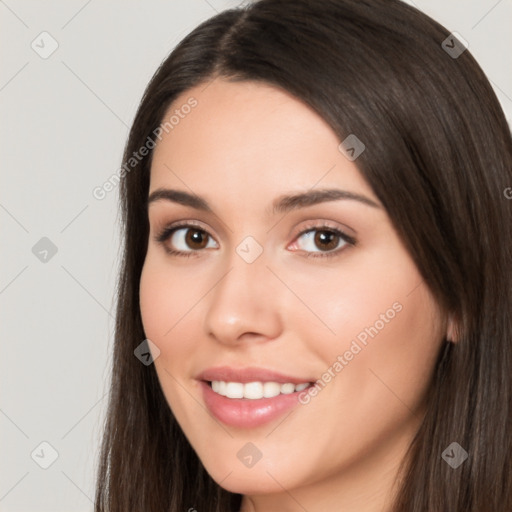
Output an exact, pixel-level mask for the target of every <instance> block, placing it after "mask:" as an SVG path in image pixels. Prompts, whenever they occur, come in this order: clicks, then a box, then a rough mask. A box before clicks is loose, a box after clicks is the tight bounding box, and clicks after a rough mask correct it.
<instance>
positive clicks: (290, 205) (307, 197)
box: [147, 188, 381, 215]
mask: <svg viewBox="0 0 512 512" xmlns="http://www.w3.org/2000/svg"><path fill="white" fill-rule="evenodd" d="M340 199H347V200H352V201H358V202H360V203H362V204H365V205H367V206H371V207H373V208H381V206H380V205H379V204H378V203H376V202H375V201H373V200H372V199H370V198H368V197H366V196H363V195H361V194H356V193H355V192H349V191H347V190H340V189H317V190H308V191H307V192H301V193H298V194H291V195H282V196H279V197H278V198H276V199H275V200H274V201H273V202H272V213H273V214H274V215H276V214H278V213H287V212H289V211H291V210H298V209H300V208H306V207H308V206H313V205H315V204H319V203H324V202H327V201H336V200H340ZM162 200H165V201H171V202H173V203H177V204H181V205H183V206H189V207H191V208H195V209H196V210H201V211H205V212H210V213H213V210H212V208H211V207H210V205H209V204H208V202H207V201H206V200H205V199H204V198H202V197H201V196H198V195H196V194H190V193H188V192H185V191H183V190H174V189H168V188H158V189H156V190H155V191H154V192H152V193H151V194H150V195H149V197H148V202H147V205H148V207H149V205H150V204H151V203H154V202H156V201H162Z"/></svg>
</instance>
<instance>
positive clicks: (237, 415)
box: [196, 366, 314, 428]
mask: <svg viewBox="0 0 512 512" xmlns="http://www.w3.org/2000/svg"><path fill="white" fill-rule="evenodd" d="M196 379H197V380H198V381H200V388H201V391H202V397H203V400H204V403H205V405H206V407H207V408H208V410H209V411H210V412H211V413H212V415H213V416H214V417H215V418H217V419H218V420H219V421H221V422H223V423H224V424H226V425H229V426H232V427H238V428H256V427H259V426H262V425H264V424H266V423H269V422H270V421H272V420H276V419H277V418H279V417H280V416H282V415H283V414H284V413H285V412H286V411H288V410H289V409H291V408H292V407H295V406H297V405H298V404H299V403H300V402H299V394H300V393H301V392H302V391H290V392H287V393H286V394H278V395H277V396H272V397H263V398H256V399H247V398H228V397H227V396H222V395H221V394H219V393H217V392H215V391H214V390H213V389H212V387H211V386H210V383H212V382H216V383H219V382H223V383H226V382H229V383H239V384H244V385H245V384H248V383H257V382H260V383H269V382H272V383H274V385H275V384H276V383H278V384H279V383H280V384H295V385H300V384H304V385H305V384H306V383H307V384H311V383H312V382H313V381H314V379H311V378H310V377H298V376H296V375H285V374H282V373H279V372H275V371H273V370H269V369H266V368H254V367H249V368H231V367H228V366H219V367H215V368H209V369H207V370H205V371H203V372H201V373H200V374H199V375H197V376H196ZM299 387H300V388H302V386H299Z"/></svg>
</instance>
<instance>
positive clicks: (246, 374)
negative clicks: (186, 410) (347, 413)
mask: <svg viewBox="0 0 512 512" xmlns="http://www.w3.org/2000/svg"><path fill="white" fill-rule="evenodd" d="M196 379H197V380H202V381H204V382H212V381H224V382H241V383H242V384H245V383H247V382H279V383H281V384H286V383H287V382H290V383H292V384H302V383H303V382H314V381H315V380H316V379H315V378H312V377H311V376H309V377H298V376H294V375H285V374H283V373H279V372H275V371H273V370H269V369H266V368H256V367H247V368H232V367H229V366H217V367H213V368H208V369H207V370H204V371H203V372H201V373H200V374H199V375H197V376H196Z"/></svg>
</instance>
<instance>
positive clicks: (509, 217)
mask: <svg viewBox="0 0 512 512" xmlns="http://www.w3.org/2000/svg"><path fill="white" fill-rule="evenodd" d="M449 37H452V36H450V33H449V31H448V30H446V29H445V28H444V27H442V26H441V25H440V24H438V23H436V22H435V21H433V20H432V19H430V18H429V17H428V16H426V15H425V14H423V13H421V12H420V11H418V10H417V9H415V8H413V7H411V6H409V5H407V4H404V3H402V2H400V1H398V0H316V1H314V2H313V1H309V0H261V1H258V2H254V3H252V4H249V5H247V6H244V7H240V8H238V9H231V10H227V11H223V12H221V13H219V14H218V15H216V16H214V17H212V18H211V19H209V20H207V21H205V22H203V23H202V24H201V25H199V26H198V27H197V28H196V29H195V30H193V32H191V33H190V34H189V35H188V36H186V37H185V38H184V39H183V40H182V41H181V43H180V44H178V45H177V47H176V48H175V49H174V50H173V51H172V53H171V54H170V55H169V56H168V57H167V58H166V60H165V61H164V62H163V63H162V64H161V66H160V67H159V69H158V70H157V71H156V73H155V75H154V76H153V78H152V80H151V81H150V83H149V85H148V87H147V89H146V91H145V93H144V96H143V98H142V101H141V103H140V106H139V109H138V111H137V114H136V117H135V120H134V122H133V126H132V129H131V132H130V135H129V138H128V141H127V144H126V147H125V154H124V161H125V162H128V161H129V159H130V158H131V157H132V155H133V153H134V152H137V151H138V150H139V149H140V148H141V147H143V146H144V145H146V144H147V141H148V138H150V139H151V138H153V139H154V131H155V130H156V129H157V128H158V126H159V125H160V123H161V122H162V120H163V117H164V114H165V112H166V111H167V109H168V108H169V105H170V104H171V103H172V102H173V100H174V99H175V98H176V97H177V96H178V95H180V94H181V93H183V92H185V91H187V90H188V89H189V88H191V87H193V86H196V85H198V84H200V83H205V84H206V83H207V82H208V81H209V80H211V79H213V78H214V77H217V76H220V77H223V78H225V79H226V80H259V81H262V82H265V83H269V84H271V85H274V86H276V87H280V88H282V89H284V90H286V91H289V92H290V93H292V94H294V95H295V96H296V97H297V98H299V99H300V100H302V101H303V102H304V103H306V104H308V105H309V106H311V107H312V108H313V109H314V110H315V111H316V112H317V113H318V114H319V115H320V116H321V117H322V118H324V119H325V120H326V121H327V122H328V123H329V124H330V126H331V127H332V129H333V130H334V132H335V133H336V134H337V135H338V136H339V138H340V141H342V140H344V139H345V138H346V137H347V136H348V135H349V134H355V135H356V136H357V137H358V138H359V139H360V140H362V141H363V143H364V144H365V146H366V150H365V151H364V152H363V153H362V154H361V155H360V156H359V158H358V159H357V161H356V164H357V166H358V168H359V170H360V172H361V173H362V175H363V176H364V177H365V178H366V180H367V181H368V183H369V184H370V186H371V187H372V189H373V190H374V192H375V194H376V196H377V197H378V198H379V200H380V201H381V202H382V204H383V205H384V207H385V208H386V210H387V212H388V215H389V217H390V219H391V221H392V223H393V225H394V226H395V228H396V229H397V231H398V233H399V234H400V236H401V238H402V240H403V241H404V243H405V244H406V247H407V248H408V250H409V252H410V254H411V256H412V258H413V259H414V261H415V263H416V265H417V267H418V269H419V271H420V272H421V274H422V276H423V279H424V284H425V285H426V286H428V287H429V288H430V290H431V291H432V293H433V294H434V295H435V297H436V299H437V300H438V302H439V304H440V305H441V306H442V307H443V308H444V309H445V311H448V312H450V313H451V314H453V316H454V318H456V319H457V321H458V327H459V330H458V336H459V337H458V342H457V343H455V344H454V343H450V342H449V341H448V340H446V341H445V343H444V344H443V345H442V348H441V350H440V352H439V358H438V361H437V366H436V370H435V372H434V377H433V379H432V382H431V383H430V387H429V392H428V396H427V414H426V416H425V419H424V421H423V423H422V424H421V426H420V428H419V430H418V432H417V434H416V436H415V437H414V439H413V441H412V443H411V446H410V449H409V452H408V454H407V457H406V458H405V459H404V462H403V466H402V470H403V471H401V473H400V479H399V482H400V488H399V491H400V492H399V493H398V496H397V499H396V503H395V505H394V508H393V510H394V512H426V511H443V512H445V511H446V512H448V511H449V512H483V511H493V512H499V511H503V512H504V511H510V510H512V476H511V475H512V471H511V469H512V466H511V462H510V461H511V460H512V320H511V318H512V314H511V313H512V231H511V226H512V200H510V199H507V193H506V190H511V189H510V187H512V140H511V133H510V129H509V127H508V125H507V122H506V119H505V116H504V114H503V112H502V110H501V107H500V105H499V103H498V100H497V98H496V95H495V94H494V92H493V90H492V88H491V86H490V84H489V81H488V80H487V79H486V77H485V75H484V73H483V71H482V70H481V68H480V67H479V65H478V64H477V62H476V61H475V60H474V58H473V57H472V55H471V53H470V51H469V50H465V51H462V53H460V52H459V53H460V55H455V54H454V53H453V52H452V53H451V54H450V51H449V48H453V47H456V48H458V49H459V50H463V48H462V47H461V46H460V45H456V41H454V40H453V39H448V41H449V44H448V48H447V44H446V41H447V38H449ZM198 108H200V106H199V107H198ZM151 155H152V152H151V151H150V152H149V154H148V155H146V156H145V157H144V158H141V159H140V161H138V162H137V165H136V166H134V167H133V168H126V167H125V172H123V173H122V180H121V183H120V197H121V213H122V230H123V233H122V234H123V240H124V246H123V249H124V252H123V259H122V264H121V267H120V273H119V282H118V290H117V292H118V293H117V317H116V327H115V342H114V351H113V360H112V382H111V388H110V396H109V405H108V413H107V418H106V424H105V431H104V435H103V443H102V450H101V457H100V460H99V465H98V475H97V488H96V504H95V511H96V512H106V511H109V512H126V511H128V510H140V511H144V512H152V511H154V512H162V511H173V512H174V511H180V512H183V511H187V510H190V509H192V510H194V509H195V510H197V511H199V512H207V511H209V512H214V511H215V512H226V511H238V510H239V507H240V503H241V498H242V496H241V495H239V494H233V493H230V492H228V491H226V490H224V489H222V488H221V487H220V486H219V485H218V484H217V483H216V482H214V481H213V479H212V478H211V477H210V476H209V475H208V473H207V472H206V471H205V469H204V468H203V466H202V464H201V461H200V460H199V459H198V457H197V455H196V454H195V452H194V450H193V449H192V447H191V446H190V444H189V443H188V441H187V439H186V438H185V436H184V434H183V432H182V431H181V429H180V427H179V426H178V424H177V422H176V420H175V419H174V417H173V414H172V412H171V410H170V408H169V406H168V404H167V402H166V400H165V398H164V395H163V393H162V391H161V388H160V385H159V382H158V378H157V376H156V372H155V369H154V365H149V366H145V365H143V364H141V362H140V361H139V360H138V359H137V358H136V357H135V356H134V349H135V348H136V347H137V346H138V345H139V344H140V343H141V342H142V341H143V340H144V339H145V338H146V336H145V334H144V330H143V325H142V321H141V315H140V310H139V280H140V275H141V269H142V266H143V263H144V258H145V254H146V250H147V243H148V233H149V225H148V214H147V196H148V188H149V175H150V174H149V173H150V166H151ZM509 197H510V194H509ZM452 442H457V443H458V444H459V445H461V447H463V448H464V449H465V450H466V452H467V453H468V459H467V460H466V461H465V462H464V463H463V464H461V465H460V466H459V467H458V468H456V469H454V468H453V467H451V466H450V465H449V464H447V463H446V462H445V460H443V458H442V456H441V455H442V454H443V451H444V450H445V449H446V448H447V447H448V446H449V445H450V444H451V443H452Z"/></svg>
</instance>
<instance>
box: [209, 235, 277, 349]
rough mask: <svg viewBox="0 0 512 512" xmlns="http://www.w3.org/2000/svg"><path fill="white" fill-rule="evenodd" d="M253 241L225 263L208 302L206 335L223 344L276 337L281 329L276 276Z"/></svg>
mask: <svg viewBox="0 0 512 512" xmlns="http://www.w3.org/2000/svg"><path fill="white" fill-rule="evenodd" d="M250 238H252V237H246V239H244V240H243V241H242V242H241V243H240V244H239V245H238V246H237V247H236V248H234V250H233V251H232V253H231V254H230V256H229V257H226V259H225V260H224V261H223V263H222V265H223V268H224V270H223V272H222V277H221V278H220V279H219V280H218V281H217V284H216V285H215V286H214V288H213V290H212V294H211V297H210V300H209V306H208V310H207V313H206V317H205V329H206V332H207V334H209V335H213V336H214V337H215V338H217V339H218V340H219V341H222V342H224V343H230V342H231V343H233V342H236V341H237V340H239V338H240V337H241V336H242V335H243V334H245V333H252V334H257V335H260V336H261V337H262V338H267V337H270V338H274V337H277V336H278V335H279V330H280V328H281V320H280V317H279V314H280V313H279V311H280V308H279V306H278V302H279V295H278V293H277V289H276V288H275V284H276V283H275V282H274V281H275V276H274V275H273V274H272V272H270V271H269V269H268V268H267V264H268V261H267V258H266V255H265V253H264V252H263V248H262V247H261V245H259V244H258V245H256V244H257V242H255V240H254V239H252V240H251V239H250ZM258 246H259V247H258Z"/></svg>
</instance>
